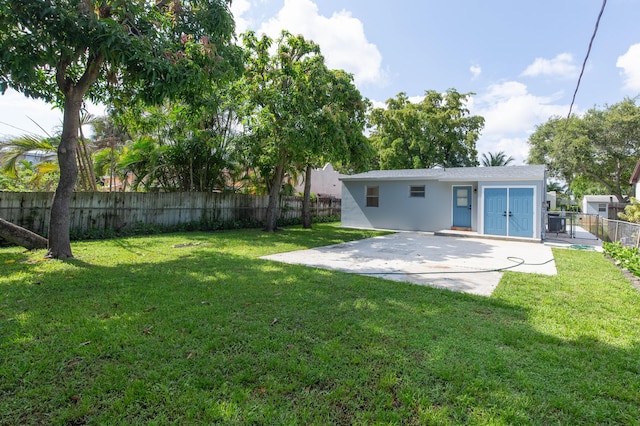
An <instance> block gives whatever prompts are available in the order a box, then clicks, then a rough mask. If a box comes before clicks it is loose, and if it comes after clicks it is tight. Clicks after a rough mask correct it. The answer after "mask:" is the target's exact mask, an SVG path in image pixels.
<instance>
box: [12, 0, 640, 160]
mask: <svg viewBox="0 0 640 426" xmlns="http://www.w3.org/2000/svg"><path fill="white" fill-rule="evenodd" d="M601 7H602V1H601V0H536V1H528V2H522V1H513V0H483V1H479V0H448V1H442V0H404V1H397V2H389V1H380V0H234V1H233V3H232V11H233V13H234V16H235V18H236V26H237V29H238V32H243V31H245V30H247V29H251V30H254V31H256V32H257V33H259V34H261V33H266V34H268V35H271V36H274V37H275V36H277V35H278V34H279V33H280V31H281V30H282V29H287V30H289V31H290V32H292V33H294V34H303V35H304V36H305V37H307V38H309V39H312V40H314V41H315V42H316V43H318V44H319V45H320V47H321V49H322V53H323V54H324V56H325V58H326V61H327V64H328V65H329V66H330V67H331V68H341V69H345V70H347V71H349V72H351V73H352V74H353V75H354V77H355V81H356V84H357V86H358V88H359V89H360V91H361V92H362V94H363V95H364V96H366V97H367V98H369V99H370V100H372V101H373V102H374V104H376V105H380V106H382V105H383V103H384V101H385V100H387V99H388V98H391V97H394V96H395V95H396V94H398V93H399V92H406V93H407V94H408V95H409V96H410V97H415V99H419V97H420V96H421V95H422V94H423V93H424V92H425V91H426V90H437V91H444V90H446V89H448V88H454V89H456V90H458V91H459V92H464V93H466V92H474V93H475V95H474V96H473V97H472V100H471V102H470V104H469V109H470V111H471V113H472V114H478V115H482V116H483V117H485V120H486V123H485V129H484V131H483V133H482V135H481V138H480V140H479V142H478V145H477V148H478V152H479V153H483V152H497V151H504V152H505V153H507V154H508V155H511V156H513V157H514V158H515V159H516V163H517V164H521V163H522V162H523V161H524V160H525V159H526V156H527V152H528V149H527V144H526V141H527V139H528V136H529V135H530V134H531V132H532V131H533V130H534V129H535V126H536V125H537V124H542V123H544V122H545V121H547V119H548V118H549V117H551V116H553V115H560V116H565V115H566V114H567V113H568V111H569V105H570V103H571V97H572V95H573V92H574V90H575V86H576V83H577V79H578V74H579V72H580V68H581V66H582V62H583V60H584V57H585V54H586V52H587V48H588V44H589V40H590V38H591V35H592V33H593V29H594V26H595V22H596V18H597V16H598V13H599V12H600V8H601ZM639 16H640V0H609V1H608V2H607V6H606V9H605V11H604V15H603V17H602V20H601V22H600V27H599V29H598V34H597V36H596V39H595V42H594V44H593V47H592V51H591V54H590V57H589V60H588V62H587V67H586V70H585V73H584V76H583V78H582V82H581V85H580V89H579V91H578V95H577V98H576V104H575V106H574V112H576V113H578V114H580V113H582V112H584V111H586V110H587V109H589V108H592V107H594V106H598V107H604V106H605V105H607V104H613V103H616V102H619V101H621V100H623V99H624V98H625V97H636V96H638V95H640V28H639V27H638V23H637V19H638V17H639ZM95 111H97V112H99V111H100V110H99V109H97V110H95ZM27 116H29V117H31V118H32V119H34V120H35V121H36V122H38V123H40V124H41V125H42V126H43V127H44V128H45V129H46V130H48V131H49V130H51V128H52V127H53V126H55V125H56V124H57V123H59V116H60V115H59V114H56V113H52V112H51V111H50V108H49V107H48V106H46V105H44V104H42V103H35V104H34V103H33V102H29V101H26V100H24V99H23V98H22V97H21V96H18V95H17V94H15V93H9V94H7V95H5V96H0V136H2V135H12V134H20V133H21V132H20V131H19V130H16V129H15V128H12V127H9V126H7V124H11V125H14V126H15V127H19V128H20V129H24V130H28V131H34V132H37V133H42V132H41V131H40V130H39V129H38V128H37V127H36V126H34V125H33V123H31V122H30V121H29V120H28V119H27V118H26V117H27Z"/></svg>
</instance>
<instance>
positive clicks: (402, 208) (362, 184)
mask: <svg viewBox="0 0 640 426" xmlns="http://www.w3.org/2000/svg"><path fill="white" fill-rule="evenodd" d="M342 183H343V185H342V225H343V226H346V227H354V228H376V229H393V230H402V231H427V232H435V231H441V230H444V229H450V228H451V226H452V222H453V188H454V187H458V186H470V187H471V188H472V212H471V221H472V223H471V229H472V231H476V232H478V233H480V234H482V233H484V223H483V218H484V208H483V192H484V189H485V188H491V187H493V188H495V187H499V188H532V189H533V235H532V238H535V239H541V238H543V237H544V233H545V229H546V224H545V220H546V215H545V213H544V212H545V211H546V208H547V205H546V197H545V189H546V188H545V185H544V181H511V182H502V181H487V182H440V181H434V180H426V181H425V180H400V181H394V180H391V181H385V180H380V181H371V180H370V181H343V182H342ZM417 185H424V186H425V197H424V198H414V197H410V196H409V188H410V186H417ZM368 186H370V187H374V186H377V187H378V195H379V200H378V201H379V203H378V207H367V206H366V198H367V197H366V194H367V187H368Z"/></svg>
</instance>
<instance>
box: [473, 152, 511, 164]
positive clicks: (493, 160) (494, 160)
mask: <svg viewBox="0 0 640 426" xmlns="http://www.w3.org/2000/svg"><path fill="white" fill-rule="evenodd" d="M514 161H515V160H514V158H513V157H512V156H509V157H507V154H505V153H504V151H500V152H498V153H496V154H493V153H491V152H489V153H485V154H482V159H481V163H482V165H483V166H485V167H494V166H507V165H509V164H511V163H512V162H514Z"/></svg>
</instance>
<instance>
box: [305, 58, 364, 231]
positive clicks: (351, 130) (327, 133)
mask: <svg viewBox="0 0 640 426" xmlns="http://www.w3.org/2000/svg"><path fill="white" fill-rule="evenodd" d="M318 71H319V73H320V74H317V75H315V76H314V75H309V76H310V78H313V79H315V84H314V86H316V88H317V93H314V94H313V96H312V97H311V99H310V100H309V102H310V104H311V105H312V106H313V105H314V104H315V111H313V110H312V111H311V115H310V122H309V126H310V130H309V131H308V132H306V133H307V143H306V145H305V147H306V149H305V150H304V151H303V152H302V153H301V157H300V158H301V160H302V164H301V167H302V168H303V169H304V193H303V203H302V225H303V227H305V228H310V227H311V171H312V169H313V168H314V167H319V166H321V165H323V164H326V163H327V162H332V163H335V164H346V165H350V166H351V167H355V168H358V167H360V166H361V165H363V164H366V163H368V161H369V160H370V158H371V157H372V155H373V149H371V148H370V143H369V141H368V139H367V138H366V137H365V136H364V129H365V126H366V114H367V109H368V106H369V104H370V103H369V101H368V100H367V99H363V97H362V95H361V94H360V91H359V90H358V89H357V88H356V86H355V85H354V83H353V76H352V75H351V74H348V73H346V72H345V71H343V70H326V69H325V68H324V67H320V69H319V70H318ZM323 82H324V83H323Z"/></svg>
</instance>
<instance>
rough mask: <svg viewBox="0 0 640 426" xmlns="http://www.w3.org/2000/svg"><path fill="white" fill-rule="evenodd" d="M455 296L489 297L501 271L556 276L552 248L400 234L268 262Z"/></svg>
mask: <svg viewBox="0 0 640 426" xmlns="http://www.w3.org/2000/svg"><path fill="white" fill-rule="evenodd" d="M263 259H269V260H274V261H278V262H285V263H292V264H300V265H307V266H310V267H316V268H322V269H332V270H338V271H343V272H348V273H354V274H362V275H370V276H375V277H379V278H385V279H388V280H394V281H406V282H411V283H414V284H419V285H428V286H433V287H438V288H443V289H448V290H452V291H461V292H466V293H471V294H477V295H483V296H490V295H491V293H492V292H493V290H494V289H495V288H496V286H497V285H498V283H499V282H500V279H501V278H502V271H504V270H509V271H515V272H524V273H535V274H546V275H555V274H556V273H557V271H556V266H555V262H554V260H553V254H552V252H551V247H549V246H547V245H545V244H541V243H539V242H521V241H509V240H494V239H484V238H480V237H478V238H475V237H472V238H460V237H455V236H436V235H433V234H430V233H419V232H399V233H396V234H390V235H384V236H381V237H376V238H369V239H366V240H359V241H352V242H348V243H342V244H336V245H332V246H326V247H319V248H315V249H310V250H300V251H294V252H289V253H278V254H273V255H269V256H265V257H263Z"/></svg>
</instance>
